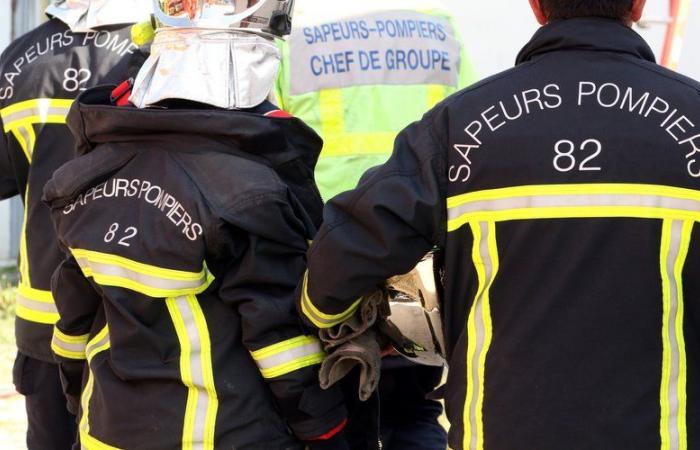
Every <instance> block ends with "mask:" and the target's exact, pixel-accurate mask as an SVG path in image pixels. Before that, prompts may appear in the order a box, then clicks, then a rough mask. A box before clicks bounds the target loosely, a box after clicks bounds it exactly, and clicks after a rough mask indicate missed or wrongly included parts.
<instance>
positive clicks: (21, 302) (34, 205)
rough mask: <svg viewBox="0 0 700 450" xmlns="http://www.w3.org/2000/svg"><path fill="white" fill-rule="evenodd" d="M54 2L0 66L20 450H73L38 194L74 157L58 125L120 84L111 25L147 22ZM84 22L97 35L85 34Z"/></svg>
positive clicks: (124, 41)
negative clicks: (14, 237)
mask: <svg viewBox="0 0 700 450" xmlns="http://www.w3.org/2000/svg"><path fill="white" fill-rule="evenodd" d="M60 3H61V2H59V5H52V6H51V9H50V10H49V12H50V13H51V15H52V16H53V15H56V16H58V17H54V18H51V19H50V20H49V21H48V22H46V23H44V24H43V25H41V26H39V27H38V28H36V29H35V30H33V31H30V32H29V33H27V34H25V35H24V36H22V37H20V38H18V39H17V40H15V41H14V42H13V43H12V44H11V45H10V46H9V48H7V50H5V52H4V53H3V54H2V56H1V57H0V73H1V74H2V76H1V78H0V121H1V124H2V127H1V128H2V135H1V136H0V180H1V181H0V198H8V197H12V196H14V195H18V194H19V195H21V196H22V199H23V201H24V206H25V213H24V221H23V225H22V235H21V240H20V257H19V268H20V284H19V290H18V294H17V309H16V311H17V319H16V322H15V334H16V338H17V347H18V349H19V353H18V355H17V359H16V362H15V367H14V377H13V378H14V382H15V386H16V387H17V390H18V391H19V392H20V393H21V394H23V395H25V397H26V407H27V415H28V422H29V429H28V433H27V445H28V447H29V448H30V449H42V450H44V449H52V448H56V449H66V448H70V445H71V442H72V441H73V440H74V438H75V428H76V427H75V418H74V417H73V416H72V415H71V414H69V413H68V412H67V410H66V402H65V398H64V397H63V394H62V392H61V384H60V379H59V373H58V366H57V365H55V362H54V359H53V354H52V352H51V335H52V330H53V325H54V323H55V322H56V321H57V320H58V312H57V310H56V306H55V304H54V300H53V297H52V295H51V275H52V274H53V272H54V270H55V269H56V267H57V266H58V264H59V263H60V261H61V259H62V258H61V251H60V249H59V247H58V243H57V241H56V237H55V234H54V231H53V225H52V224H51V219H50V214H49V209H48V208H47V207H46V206H45V205H44V204H42V203H41V195H42V189H43V188H44V185H45V184H46V182H47V181H48V180H49V179H50V178H51V175H52V174H53V172H54V170H56V169H57V168H59V167H60V166H61V165H62V164H63V163H65V162H66V161H68V160H69V159H71V157H72V156H73V154H74V142H73V138H72V137H71V135H70V132H69V131H68V129H67V127H66V126H65V123H66V115H67V113H68V109H69V107H70V105H71V103H72V102H73V99H74V98H75V97H76V96H77V95H78V94H79V93H80V92H82V91H84V90H85V89H86V88H89V87H92V86H95V85H98V84H101V83H105V82H114V81H116V80H118V79H120V78H122V77H124V73H125V71H126V70H127V67H128V65H129V61H130V60H131V59H132V58H134V55H135V53H136V52H137V47H136V46H135V45H134V44H132V42H131V38H130V32H129V27H128V26H126V25H118V24H125V23H128V22H136V21H138V20H141V19H142V18H144V17H148V16H147V11H146V12H144V9H143V8H126V11H127V13H124V12H121V13H120V14H117V15H116V16H117V17H115V15H114V14H107V13H109V11H106V10H107V9H108V8H109V4H110V2H100V3H102V5H101V10H95V8H92V10H91V11H90V13H91V14H92V16H91V17H90V19H89V20H88V19H87V15H88V11H87V9H89V6H88V4H89V2H80V3H81V4H82V5H83V6H81V8H77V9H73V8H70V7H68V6H67V5H66V4H63V5H60ZM111 3H112V4H113V3H120V2H119V1H112V2H111ZM122 6H124V5H123V4H122ZM112 8H114V5H112ZM88 23H89V24H90V26H92V25H93V24H99V25H101V27H99V28H95V29H94V30H92V29H88V28H89V27H88V26H87V24H88ZM109 24H112V26H106V27H105V26H104V25H109ZM71 26H73V28H74V30H75V31H72V29H71Z"/></svg>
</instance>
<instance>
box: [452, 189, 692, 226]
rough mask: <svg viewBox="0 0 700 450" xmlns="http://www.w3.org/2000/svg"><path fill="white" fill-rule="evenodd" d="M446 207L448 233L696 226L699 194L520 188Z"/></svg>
mask: <svg viewBox="0 0 700 450" xmlns="http://www.w3.org/2000/svg"><path fill="white" fill-rule="evenodd" d="M447 208H448V225H447V228H448V231H455V230H457V229H459V228H461V227H462V226H464V225H465V224H467V223H469V222H473V221H483V220H493V221H496V222H499V221H507V220H525V219H555V218H592V217H637V218H647V219H668V218H673V219H679V220H695V221H700V194H699V193H698V192H697V191H694V190H690V189H682V188H675V187H669V186H657V185H646V184H571V185H544V186H521V187H513V188H504V189H494V190H489V191H478V192H472V193H469V194H464V195H459V196H456V197H452V198H450V199H448V201H447Z"/></svg>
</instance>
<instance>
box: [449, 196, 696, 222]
mask: <svg viewBox="0 0 700 450" xmlns="http://www.w3.org/2000/svg"><path fill="white" fill-rule="evenodd" d="M576 207H579V208H580V207H598V208H601V207H641V208H663V209H676V210H681V211H689V212H692V213H698V211H700V201H697V200H690V199H682V198H675V197H665V196H659V195H636V194H585V195H584V194H582V195H532V196H515V197H509V198H501V199H495V200H477V201H473V202H468V203H465V204H463V205H459V206H455V207H452V208H450V209H449V211H448V216H449V219H450V220H454V219H458V218H460V217H462V216H463V215H466V214H474V213H478V212H498V211H508V210H513V209H534V208H576Z"/></svg>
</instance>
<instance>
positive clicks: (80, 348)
mask: <svg viewBox="0 0 700 450" xmlns="http://www.w3.org/2000/svg"><path fill="white" fill-rule="evenodd" d="M51 342H52V344H53V345H55V346H56V347H58V348H60V349H61V350H65V351H67V352H75V353H83V354H84V353H85V350H86V348H87V342H85V343H82V344H80V343H74V342H66V341H63V340H61V339H59V338H58V337H57V336H56V335H55V334H54V336H53V338H52V340H51Z"/></svg>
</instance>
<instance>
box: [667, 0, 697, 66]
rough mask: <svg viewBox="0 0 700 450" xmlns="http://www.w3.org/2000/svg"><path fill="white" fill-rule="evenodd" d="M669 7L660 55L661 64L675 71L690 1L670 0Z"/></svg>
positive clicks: (681, 46)
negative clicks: (668, 17)
mask: <svg viewBox="0 0 700 450" xmlns="http://www.w3.org/2000/svg"><path fill="white" fill-rule="evenodd" d="M669 7H670V19H669V24H668V31H667V32H666V39H665V42H664V49H663V53H662V54H661V64H663V65H664V66H666V67H668V68H671V69H674V70H675V69H677V68H678V63H679V61H680V55H681V51H682V48H683V39H684V37H685V31H686V28H687V25H688V17H689V13H690V0H670V5H669Z"/></svg>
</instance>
